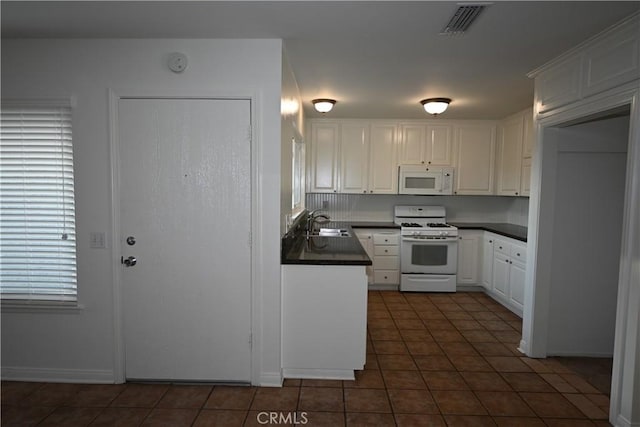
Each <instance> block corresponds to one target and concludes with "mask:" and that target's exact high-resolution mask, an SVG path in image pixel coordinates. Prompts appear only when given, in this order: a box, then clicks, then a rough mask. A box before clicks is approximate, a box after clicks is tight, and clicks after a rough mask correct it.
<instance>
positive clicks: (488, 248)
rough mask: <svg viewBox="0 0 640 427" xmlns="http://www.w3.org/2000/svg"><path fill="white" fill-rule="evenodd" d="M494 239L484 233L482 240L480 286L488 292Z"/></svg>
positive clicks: (490, 280) (491, 277)
mask: <svg viewBox="0 0 640 427" xmlns="http://www.w3.org/2000/svg"><path fill="white" fill-rule="evenodd" d="M493 242H494V237H493V236H491V235H487V234H486V233H485V235H484V237H483V238H482V286H484V288H485V289H487V290H490V289H491V287H492V282H493Z"/></svg>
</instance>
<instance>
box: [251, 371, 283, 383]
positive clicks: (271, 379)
mask: <svg viewBox="0 0 640 427" xmlns="http://www.w3.org/2000/svg"><path fill="white" fill-rule="evenodd" d="M282 382H283V378H282V374H281V373H280V372H278V373H271V374H262V375H260V383H259V384H256V385H257V386H260V387H282Z"/></svg>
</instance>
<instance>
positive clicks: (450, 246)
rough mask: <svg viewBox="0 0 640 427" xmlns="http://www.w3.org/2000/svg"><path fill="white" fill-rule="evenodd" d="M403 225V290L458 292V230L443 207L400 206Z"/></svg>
mask: <svg viewBox="0 0 640 427" xmlns="http://www.w3.org/2000/svg"><path fill="white" fill-rule="evenodd" d="M394 222H395V223H396V224H398V225H400V227H401V228H400V236H401V240H400V273H401V276H400V290H401V291H413V292H455V291H456V271H457V269H458V229H457V228H456V227H454V226H452V225H449V224H447V223H446V221H445V208H444V207H443V206H396V207H395V209H394Z"/></svg>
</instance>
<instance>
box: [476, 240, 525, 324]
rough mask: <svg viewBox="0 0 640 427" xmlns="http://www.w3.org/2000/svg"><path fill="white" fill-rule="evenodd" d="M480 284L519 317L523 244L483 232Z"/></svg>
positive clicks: (523, 264)
mask: <svg viewBox="0 0 640 427" xmlns="http://www.w3.org/2000/svg"><path fill="white" fill-rule="evenodd" d="M482 256H483V260H482V284H483V286H484V287H485V290H486V291H487V292H488V293H489V294H490V295H491V296H492V297H493V298H494V299H495V300H496V301H498V302H500V303H501V304H503V305H504V306H505V307H507V308H508V309H510V310H511V311H513V312H514V313H516V314H517V315H519V316H522V309H523V304H524V280H525V271H526V265H527V264H526V259H527V245H526V243H524V242H521V241H519V240H515V239H510V238H507V237H503V236H499V235H497V234H493V233H489V232H485V236H484V238H483V254H482Z"/></svg>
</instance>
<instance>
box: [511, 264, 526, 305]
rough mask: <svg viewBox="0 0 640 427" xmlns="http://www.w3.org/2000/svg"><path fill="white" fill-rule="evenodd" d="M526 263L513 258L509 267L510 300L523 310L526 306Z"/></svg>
mask: <svg viewBox="0 0 640 427" xmlns="http://www.w3.org/2000/svg"><path fill="white" fill-rule="evenodd" d="M525 269H526V267H525V264H524V263H522V262H519V261H516V260H512V261H511V264H510V269H509V302H510V303H511V305H512V306H514V307H516V308H517V309H518V310H520V312H522V309H523V306H524V276H525Z"/></svg>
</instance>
